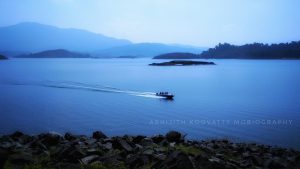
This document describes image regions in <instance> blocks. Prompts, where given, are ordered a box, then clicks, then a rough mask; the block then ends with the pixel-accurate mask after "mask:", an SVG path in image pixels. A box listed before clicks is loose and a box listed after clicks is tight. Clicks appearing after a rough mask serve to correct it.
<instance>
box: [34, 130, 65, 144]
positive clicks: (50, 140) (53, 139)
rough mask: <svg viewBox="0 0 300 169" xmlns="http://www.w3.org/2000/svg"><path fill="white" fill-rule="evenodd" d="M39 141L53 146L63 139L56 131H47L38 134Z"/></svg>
mask: <svg viewBox="0 0 300 169" xmlns="http://www.w3.org/2000/svg"><path fill="white" fill-rule="evenodd" d="M39 139H40V141H41V142H42V143H43V144H44V145H45V146H47V147H49V146H54V145H57V144H58V143H60V141H62V140H63V138H62V136H61V135H60V134H58V133H47V134H41V135H39Z"/></svg>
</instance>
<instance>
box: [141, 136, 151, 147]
mask: <svg viewBox="0 0 300 169" xmlns="http://www.w3.org/2000/svg"><path fill="white" fill-rule="evenodd" d="M140 144H141V145H142V146H144V147H147V146H152V145H153V141H152V139H150V138H144V139H143V140H142V141H141V142H140Z"/></svg>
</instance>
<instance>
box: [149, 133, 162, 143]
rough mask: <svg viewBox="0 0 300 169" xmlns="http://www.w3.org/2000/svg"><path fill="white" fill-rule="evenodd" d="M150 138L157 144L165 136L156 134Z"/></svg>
mask: <svg viewBox="0 0 300 169" xmlns="http://www.w3.org/2000/svg"><path fill="white" fill-rule="evenodd" d="M151 139H152V140H153V142H154V143H156V144H159V143H160V142H162V141H163V140H164V139H165V137H164V136H163V135H156V136H153V137H152V138H151Z"/></svg>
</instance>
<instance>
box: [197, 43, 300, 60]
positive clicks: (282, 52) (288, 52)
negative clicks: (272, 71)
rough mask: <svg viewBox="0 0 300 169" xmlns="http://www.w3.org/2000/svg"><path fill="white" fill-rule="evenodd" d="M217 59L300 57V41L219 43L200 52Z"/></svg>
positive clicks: (203, 55) (202, 55) (203, 56)
mask: <svg viewBox="0 0 300 169" xmlns="http://www.w3.org/2000/svg"><path fill="white" fill-rule="evenodd" d="M200 57H201V58H216V59H231V58H232V59H285V58H287V59H300V41H297V42H295V41H293V42H291V43H280V44H271V45H268V44H262V43H253V44H246V45H242V46H236V45H231V44H228V43H224V44H219V45H217V46H216V47H215V48H210V49H208V50H207V51H204V52H202V53H201V54H200Z"/></svg>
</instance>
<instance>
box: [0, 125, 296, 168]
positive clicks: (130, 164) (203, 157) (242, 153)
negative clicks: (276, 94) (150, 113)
mask: <svg viewBox="0 0 300 169" xmlns="http://www.w3.org/2000/svg"><path fill="white" fill-rule="evenodd" d="M0 168H4V169H22V168H24V169H42V168H43V169H44V168H45V169H52V168H53V169H56V168H57V169H114V168H116V169H117V168H121V169H125V168H128V169H131V168H133V169H134V168H140V169H150V168H155V169H156V168H157V169H160V168H162V169H235V168H249V169H250V168H251V169H263V168H268V169H284V168H288V169H293V168H295V169H296V168H300V152H299V151H296V150H292V149H286V148H279V147H272V146H267V145H259V144H254V143H253V144H247V143H233V142H230V141H229V140H226V139H221V140H203V141H193V140H187V139H184V136H183V135H182V134H181V133H179V132H176V131H170V132H168V133H167V134H166V135H155V136H152V137H146V136H142V135H138V136H128V135H124V136H115V137H107V136H106V135H105V134H104V133H102V132H101V131H96V132H94V133H93V135H92V136H91V137H89V136H84V135H73V134H70V133H66V134H64V135H61V134H58V133H42V134H39V135H33V136H32V135H26V134H23V133H21V132H15V133H13V134H11V135H3V136H0Z"/></svg>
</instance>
